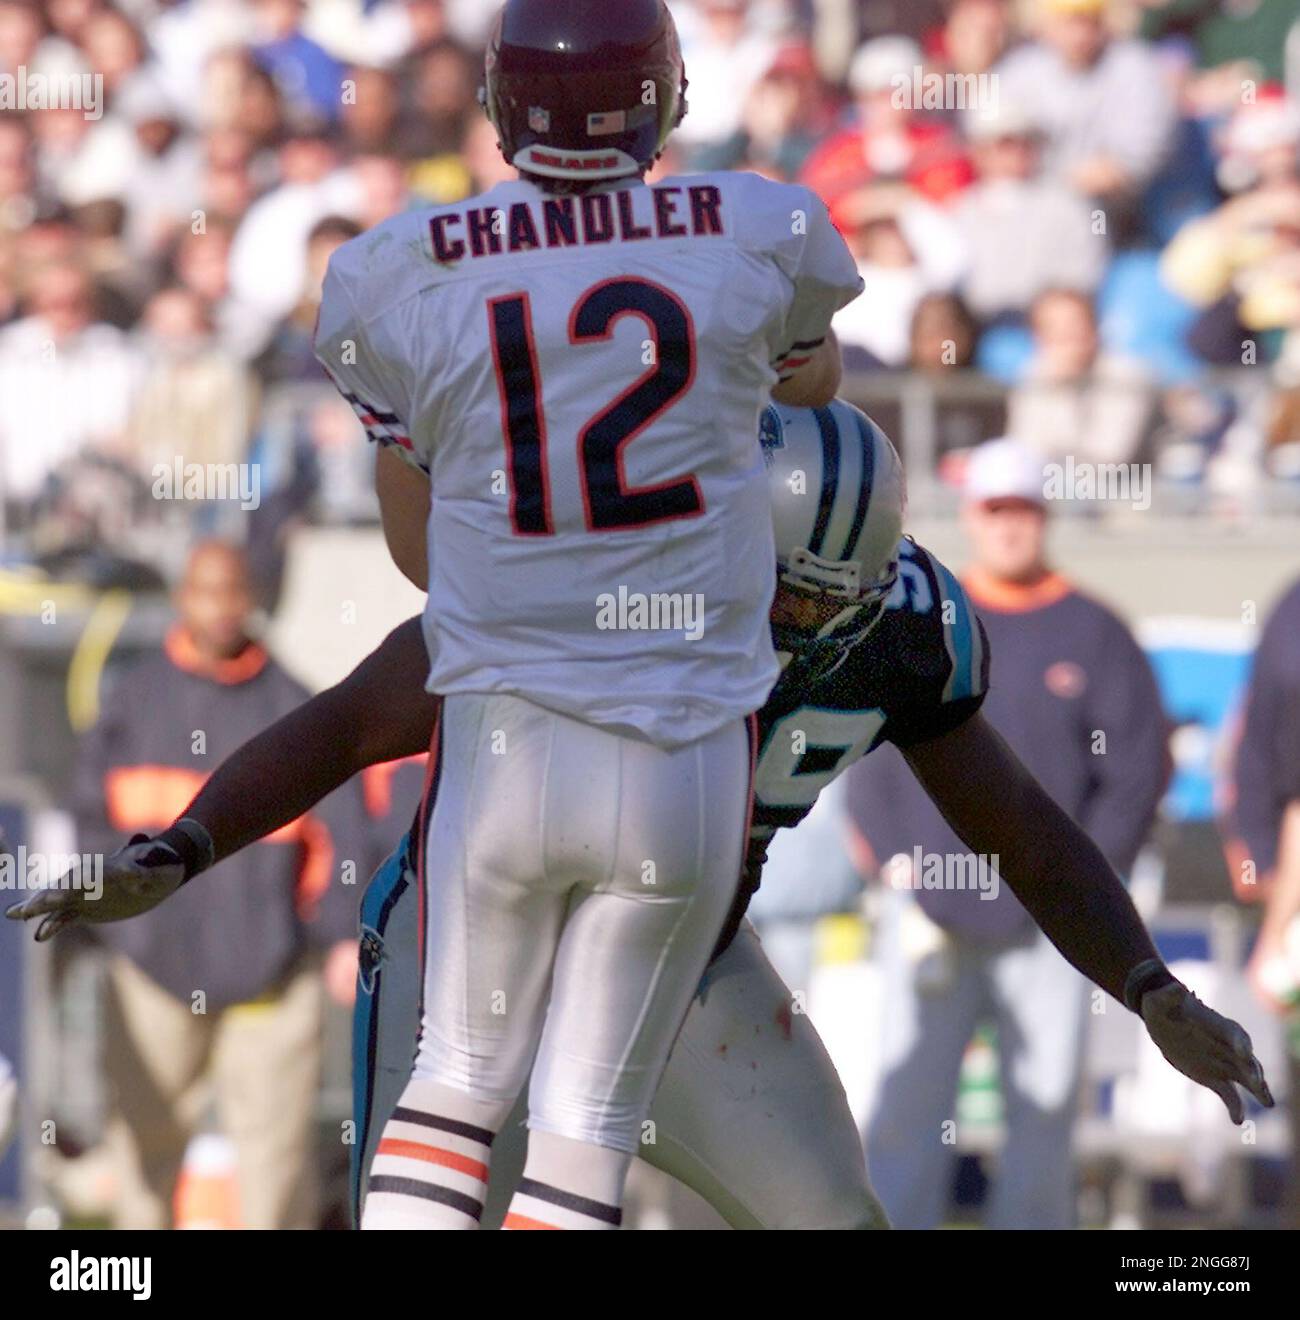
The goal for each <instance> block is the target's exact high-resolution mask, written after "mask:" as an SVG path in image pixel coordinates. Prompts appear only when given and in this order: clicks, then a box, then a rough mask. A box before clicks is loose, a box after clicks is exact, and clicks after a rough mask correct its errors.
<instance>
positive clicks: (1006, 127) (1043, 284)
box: [954, 100, 1108, 322]
mask: <svg viewBox="0 0 1300 1320" xmlns="http://www.w3.org/2000/svg"><path fill="white" fill-rule="evenodd" d="M966 132H967V136H968V137H969V139H970V141H971V144H972V151H973V154H974V159H975V168H976V171H977V174H978V179H977V181H976V183H975V184H974V185H973V186H972V187H970V188H968V189H967V190H966V191H965V192H964V193H962V195H961V196H960V197H959V198H958V199H957V209H956V211H955V212H954V219H955V220H956V221H957V223H958V225H960V226H961V230H962V234H963V237H964V238H965V240H966V243H967V246H968V248H969V252H970V269H969V271H968V272H967V275H966V279H965V281H964V282H963V286H962V291H963V293H964V294H965V296H966V300H967V302H968V303H969V304H970V306H971V309H972V310H973V311H974V312H975V314H976V316H978V317H979V318H980V319H981V320H983V321H986V322H987V321H995V320H997V319H999V318H1000V317H1008V316H1010V317H1017V318H1018V317H1022V316H1023V315H1024V314H1025V313H1026V312H1027V311H1028V310H1029V306H1030V304H1031V303H1032V302H1033V301H1034V299H1035V298H1036V297H1037V296H1038V295H1039V294H1040V293H1042V292H1043V291H1044V290H1046V289H1049V288H1069V289H1079V290H1081V291H1082V292H1084V293H1092V292H1094V291H1095V290H1096V288H1097V285H1098V284H1099V283H1100V282H1101V276H1102V272H1103V271H1104V270H1105V268H1106V260H1107V256H1108V244H1107V241H1106V237H1105V234H1104V233H1098V232H1097V231H1096V228H1095V227H1094V225H1093V223H1092V216H1091V213H1090V211H1089V209H1088V205H1087V203H1086V202H1085V201H1084V200H1083V199H1082V198H1081V197H1080V196H1079V195H1078V194H1077V193H1075V192H1073V191H1072V190H1071V189H1070V188H1068V187H1066V186H1065V185H1064V184H1062V183H1061V182H1060V181H1059V180H1055V179H1047V178H1044V177H1043V174H1042V171H1041V169H1040V162H1039V150H1040V146H1041V142H1040V138H1039V135H1038V133H1037V132H1036V130H1035V129H1034V126H1033V123H1032V121H1031V120H1030V117H1029V115H1028V114H1027V113H1025V111H1023V110H1021V109H1018V108H1016V107H1015V106H1013V105H1011V104H1009V103H1007V102H1006V101H1005V100H1004V101H1003V102H1002V104H1001V105H1000V106H999V107H998V108H997V109H996V110H993V111H990V112H984V111H975V112H973V113H969V114H967V116H966Z"/></svg>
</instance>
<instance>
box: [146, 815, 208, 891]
mask: <svg viewBox="0 0 1300 1320" xmlns="http://www.w3.org/2000/svg"><path fill="white" fill-rule="evenodd" d="M158 842H159V843H165V844H166V845H167V846H168V847H169V848H170V849H171V850H172V851H173V852H174V853H175V854H176V856H177V857H179V858H180V859H181V865H182V866H183V867H184V868H185V879H184V880H182V881H181V884H185V883H186V881H188V880H192V879H193V878H194V877H195V876H196V875H198V874H199V872H200V871H206V870H207V869H208V867H210V866H211V865H212V863H213V861H214V860H215V859H216V855H217V851H216V847H215V846H214V845H213V842H212V835H210V834H209V833H208V832H207V830H206V829H205V828H204V827H203V826H202V825H200V824H199V822H198V821H197V820H194V819H192V818H191V817H189V816H182V817H181V819H180V820H178V821H177V822H176V823H175V824H174V825H169V826H168V827H167V829H165V830H163V832H162V833H161V834H160V835H158Z"/></svg>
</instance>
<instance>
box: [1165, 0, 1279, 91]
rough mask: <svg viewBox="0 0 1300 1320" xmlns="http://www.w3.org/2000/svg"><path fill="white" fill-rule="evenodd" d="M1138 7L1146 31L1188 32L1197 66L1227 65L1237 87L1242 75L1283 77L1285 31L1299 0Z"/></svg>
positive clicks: (1194, 0)
mask: <svg viewBox="0 0 1300 1320" xmlns="http://www.w3.org/2000/svg"><path fill="white" fill-rule="evenodd" d="M1140 12H1141V15H1142V29H1141V30H1142V34H1143V35H1144V36H1146V37H1166V36H1189V37H1191V39H1192V40H1193V42H1194V43H1195V46H1196V54H1197V61H1198V63H1199V64H1200V66H1201V68H1203V69H1215V68H1220V67H1222V66H1224V65H1231V66H1233V70H1234V81H1235V82H1236V84H1237V86H1238V87H1240V84H1241V79H1242V78H1243V77H1256V78H1258V77H1259V76H1260V75H1261V74H1262V75H1263V76H1264V77H1265V78H1280V77H1281V76H1282V72H1283V69H1284V61H1285V57H1286V43H1287V36H1288V34H1289V33H1291V32H1292V31H1294V28H1295V24H1296V23H1297V21H1300V0H1263V3H1258V4H1222V3H1216V2H1215V0H1142V4H1141V5H1140Z"/></svg>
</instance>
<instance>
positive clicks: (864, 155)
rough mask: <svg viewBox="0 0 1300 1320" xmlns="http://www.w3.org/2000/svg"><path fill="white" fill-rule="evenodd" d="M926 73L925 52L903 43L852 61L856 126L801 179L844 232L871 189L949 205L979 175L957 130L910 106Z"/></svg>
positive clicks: (816, 157) (879, 45) (878, 44)
mask: <svg viewBox="0 0 1300 1320" xmlns="http://www.w3.org/2000/svg"><path fill="white" fill-rule="evenodd" d="M921 67H922V57H921V49H920V47H919V46H917V45H916V43H915V42H913V41H909V40H908V39H907V38H905V37H877V38H876V39H875V40H874V41H869V42H867V43H866V45H864V46H863V47H862V48H861V50H859V51H858V53H857V54H856V55H855V56H854V57H853V65H852V67H851V69H850V71H849V88H850V90H851V91H852V93H853V98H854V105H855V110H856V114H855V116H854V121H853V123H852V124H851V125H850V126H849V127H847V128H844V129H842V130H841V131H840V132H838V133H833V134H832V135H831V136H830V137H828V138H827V139H826V141H825V142H823V143H822V145H821V146H820V147H818V148H817V150H816V151H814V152H813V154H812V156H811V157H810V158H809V160H808V163H807V165H806V166H805V168H804V172H803V176H802V177H803V182H805V183H806V184H808V186H809V187H811V188H812V189H814V190H815V191H816V192H818V193H819V194H820V195H821V196H822V198H823V199H824V200H825V201H826V204H827V205H828V206H829V207H830V208H831V216H832V219H834V221H835V223H836V224H837V225H838V226H839V227H840V228H841V229H846V228H847V227H849V226H850V225H851V224H852V222H853V218H854V215H853V213H854V210H855V209H858V208H860V206H861V194H862V192H863V191H864V190H865V189H867V188H868V187H869V185H873V184H878V183H888V182H894V183H906V184H907V185H908V186H909V187H910V188H912V189H914V190H915V191H916V192H917V193H919V194H920V195H921V196H922V197H924V198H926V199H927V200H929V201H932V202H946V201H949V200H951V199H952V198H953V197H954V195H955V194H957V193H958V192H960V191H961V189H963V188H964V187H966V185H967V184H969V183H970V181H971V179H972V178H973V177H974V173H973V170H972V168H971V164H970V161H969V160H968V159H967V158H966V155H965V153H964V150H963V148H962V144H961V141H960V139H959V138H958V137H957V135H956V133H955V132H954V131H953V129H952V128H951V127H950V126H949V125H947V124H945V123H943V122H942V121H940V120H936V119H933V118H927V117H925V116H924V115H923V114H922V113H920V107H918V106H915V105H913V104H912V102H913V100H914V97H913V95H912V89H913V85H914V80H915V78H916V76H917V75H918V74H919V73H920V71H921Z"/></svg>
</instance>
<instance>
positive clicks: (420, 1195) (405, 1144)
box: [361, 1078, 510, 1229]
mask: <svg viewBox="0 0 1300 1320" xmlns="http://www.w3.org/2000/svg"><path fill="white" fill-rule="evenodd" d="M509 1111H510V1105H508V1104H506V1105H502V1104H499V1103H492V1102H484V1101H480V1100H475V1099H473V1098H472V1097H471V1096H468V1095H466V1094H465V1093H464V1092H463V1091H457V1090H455V1089H453V1088H452V1087H449V1086H443V1085H442V1084H441V1083H439V1082H432V1081H424V1080H421V1079H418V1078H416V1079H413V1080H412V1081H410V1082H409V1083H408V1084H407V1087H406V1090H404V1091H403V1092H402V1098H401V1100H400V1101H398V1105H397V1108H396V1109H395V1110H393V1115H392V1117H391V1118H390V1119H389V1120H388V1122H387V1123H386V1124H385V1125H384V1131H383V1135H382V1136H381V1137H380V1139H379V1145H378V1147H377V1148H376V1151H375V1158H374V1162H373V1163H372V1164H371V1166H370V1181H369V1183H368V1184H367V1190H366V1204H365V1208H364V1210H363V1211H362V1215H361V1227H362V1228H363V1229H372V1228H458V1229H466V1228H477V1227H478V1222H479V1217H480V1216H481V1215H482V1213H483V1200H484V1198H485V1197H486V1195H487V1181H488V1164H489V1161H490V1160H491V1155H492V1140H493V1138H494V1137H495V1136H496V1134H497V1129H498V1128H500V1126H501V1124H502V1123H503V1122H505V1119H506V1115H507V1114H508V1113H509Z"/></svg>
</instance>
